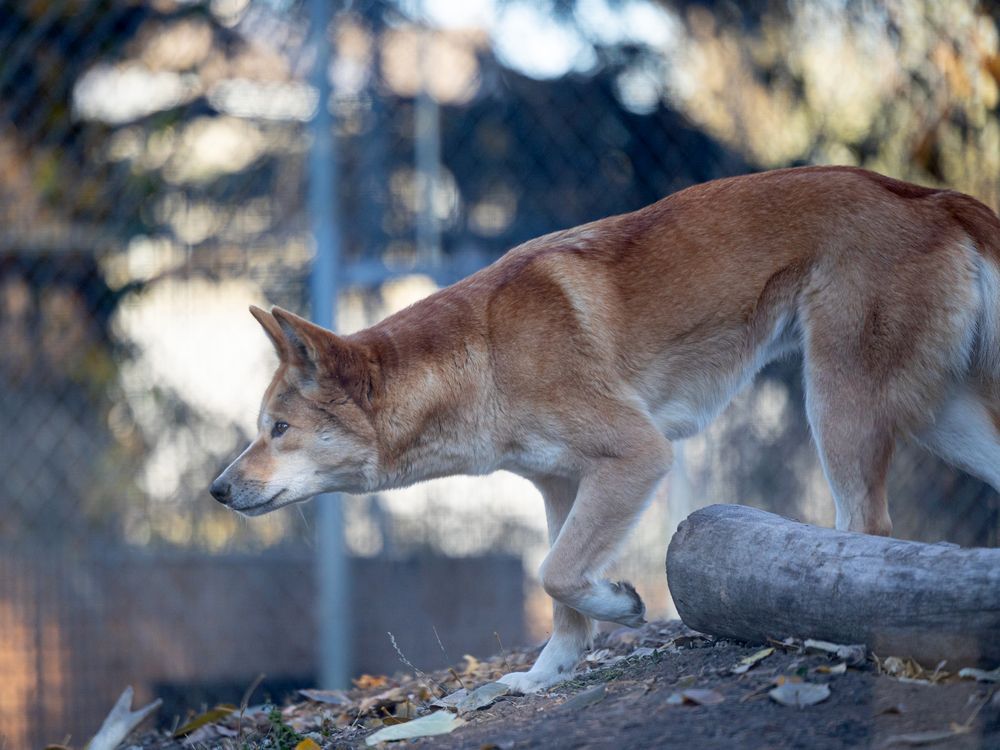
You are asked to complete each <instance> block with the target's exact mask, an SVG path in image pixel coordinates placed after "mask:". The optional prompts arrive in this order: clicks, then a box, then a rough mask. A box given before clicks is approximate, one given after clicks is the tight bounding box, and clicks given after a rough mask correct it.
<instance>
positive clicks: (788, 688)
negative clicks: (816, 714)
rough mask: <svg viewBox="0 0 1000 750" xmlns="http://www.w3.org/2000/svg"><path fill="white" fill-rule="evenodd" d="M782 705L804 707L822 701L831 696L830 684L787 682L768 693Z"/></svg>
mask: <svg viewBox="0 0 1000 750" xmlns="http://www.w3.org/2000/svg"><path fill="white" fill-rule="evenodd" d="M767 694H768V695H769V696H771V700H773V701H774V702H775V703H780V704H781V705H782V706H795V707H797V708H803V707H804V706H812V705H815V704H816V703H821V702H822V701H825V700H826V699H827V698H829V697H830V686H829V685H820V684H817V683H814V682H785V683H784V684H783V685H779V686H778V687H776V688H773V689H771V690H769V691H768V693H767Z"/></svg>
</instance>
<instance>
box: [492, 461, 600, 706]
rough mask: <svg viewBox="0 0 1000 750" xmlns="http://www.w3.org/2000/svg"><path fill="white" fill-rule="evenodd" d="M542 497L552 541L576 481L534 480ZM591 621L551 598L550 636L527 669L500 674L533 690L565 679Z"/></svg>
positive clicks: (516, 687) (517, 688)
mask: <svg viewBox="0 0 1000 750" xmlns="http://www.w3.org/2000/svg"><path fill="white" fill-rule="evenodd" d="M534 484H535V486H536V487H537V488H538V490H539V492H541V493H542V497H543V498H544V499H545V520H546V522H547V524H548V529H549V544H555V541H556V539H557V538H558V536H559V531H560V529H562V527H563V523H564V522H565V521H566V517H567V516H568V515H569V512H570V509H571V508H572V507H573V501H574V500H575V499H576V494H577V490H578V488H579V483H578V482H576V481H575V480H571V479H564V478H562V477H552V478H545V479H536V480H534ZM593 633H594V622H593V620H591V619H590V618H589V617H587V616H586V615H585V614H582V613H581V612H578V611H577V610H575V609H573V608H572V607H569V606H567V605H565V604H563V603H562V602H559V601H557V600H555V599H553V600H552V636H551V637H550V638H549V641H548V643H546V644H545V648H543V649H542V653H541V654H539V656H538V659H537V660H536V661H535V664H534V666H533V667H532V668H531V671H530V672H511V673H510V674H506V675H504V676H503V677H501V678H500V682H502V683H504V684H506V685H510V687H511V689H512V690H513V691H514V692H518V693H533V692H535V691H537V690H541V689H542V688H545V687H548V686H549V685H551V684H553V683H555V682H558V681H559V680H564V679H568V678H569V676H570V674H572V672H573V668H574V667H575V666H576V664H577V662H578V661H580V656H581V655H582V654H583V653H584V651H585V650H586V649H588V648H589V647H590V644H591V640H592V638H593Z"/></svg>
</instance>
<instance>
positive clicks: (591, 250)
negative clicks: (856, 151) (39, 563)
mask: <svg viewBox="0 0 1000 750" xmlns="http://www.w3.org/2000/svg"><path fill="white" fill-rule="evenodd" d="M998 291H1000V220H998V218H997V216H996V215H995V214H994V213H993V212H992V211H991V210H990V209H988V208H987V207H986V206H984V205H983V204H981V203H979V202H978V201H976V200H974V199H973V198H970V197H968V196H966V195H962V194H960V193H956V192H952V191H948V190H935V189H930V188H924V187H918V186H916V185H911V184H908V183H905V182H900V181H898V180H894V179H890V178H887V177H883V176H881V175H878V174H874V173H872V172H867V171H864V170H861V169H854V168H846V167H806V168H799V169H783V170H778V171H774V172H766V173H763V174H755V175H749V176H745V177H734V178H731V179H724V180H718V181H715V182H709V183H706V184H704V185H697V186H695V187H692V188H689V189H687V190H683V191H681V192H679V193H676V194H674V195H671V196H669V197H667V198H665V199H663V200H661V201H660V202H658V203H655V204H653V205H652V206H648V207H646V208H644V209H641V210H639V211H635V212H634V213H630V214H624V215H622V216H613V217H611V218H607V219H603V220H601V221H596V222H593V223H591V224H586V225H584V226H581V227H577V228H575V229H569V230H566V231H562V232H555V233H553V234H549V235H546V236H545V237H541V238H539V239H536V240H532V241H530V242H527V243H525V244H523V245H521V246H520V247H517V248H515V249H513V250H511V251H510V252H508V253H507V254H506V255H504V256H503V257H502V258H501V259H500V260H498V261H497V262H496V263H494V264H493V265H491V266H489V267H488V268H485V269H483V270H482V271H479V272H478V273H475V274H473V275H472V276H470V277H469V278H467V279H465V280H463V281H461V282H459V283H457V284H455V285H454V286H451V287H449V288H447V289H443V290H441V291H439V292H437V293H436V294H433V295H431V296H430V297H428V298H426V299H424V300H422V301H421V302H418V303H417V304H415V305H413V306H412V307H410V308H408V309H406V310H403V311H402V312H399V313H397V314H395V315H393V316H391V317H389V318H387V319H386V320H384V321H382V322H381V323H379V324H378V325H375V326H373V327H371V328H369V329H367V330H364V331H361V332H359V333H356V334H352V335H350V336H337V335H334V334H333V333H331V332H329V331H327V330H324V329H322V328H319V327H317V326H315V325H312V324H311V323H309V322H307V321H306V320H303V319H302V318H299V317H297V316H295V315H292V314H291V313H288V312H286V311H284V310H281V309H279V308H274V309H273V310H272V312H271V313H266V312H264V311H263V310H260V309H258V308H251V312H252V313H253V315H254V317H255V318H256V319H257V320H258V321H259V322H260V324H261V325H262V326H263V328H264V331H265V332H266V333H267V335H268V337H269V338H270V339H271V342H272V343H273V344H274V347H275V349H276V350H277V352H278V356H279V358H280V364H279V366H278V370H277V373H276V374H275V376H274V380H273V382H272V383H271V385H270V387H269V388H268V389H267V392H266V393H265V394H264V400H263V405H262V407H261V411H260V417H259V420H258V427H259V430H260V433H259V435H258V436H257V438H256V439H255V440H254V442H253V444H252V445H250V447H248V448H247V449H246V451H244V452H243V454H242V455H241V456H240V457H239V458H237V459H236V460H235V461H234V462H233V463H232V465H231V466H229V467H228V468H227V469H226V470H225V471H224V472H223V473H222V475H221V476H219V478H218V479H216V480H215V482H213V484H212V494H213V495H214V496H215V497H216V499H218V500H219V501H220V502H223V503H225V504H226V505H228V506H229V507H231V508H233V509H234V510H238V511H240V512H241V513H245V514H247V515H258V514H261V513H266V512H268V511H271V510H274V509H275V508H280V507H281V506H283V505H287V504H289V503H294V502H299V501H301V500H305V499H307V498H309V497H311V496H313V495H316V494H317V493H321V492H374V491H377V490H382V489H385V488H390V487H401V486H404V485H408V484H411V483H413V482H418V481H420V480H423V479H430V478H431V477H441V476H445V475H449V474H487V473H489V472H492V471H496V470H498V469H506V470H508V471H512V472H515V473H517V474H520V475H522V476H524V477H527V478H528V479H530V480H531V481H532V482H534V483H535V485H536V486H537V487H538V489H539V490H540V491H541V493H542V495H543V496H544V498H545V513H546V517H547V520H548V528H549V537H550V541H551V544H552V549H551V550H550V552H549V554H548V556H547V557H546V559H545V562H544V563H543V565H542V567H541V571H540V576H541V581H542V584H543V586H544V587H545V590H546V591H547V592H548V593H549V594H550V595H551V596H552V598H553V599H554V600H555V604H554V617H555V625H554V628H553V633H552V637H551V638H550V639H549V642H548V643H547V645H546V646H545V648H544V650H543V651H542V653H541V655H540V657H539V658H538V661H537V662H536V663H535V665H534V666H533V667H532V668H531V670H530V671H529V672H518V673H512V674H508V675H506V676H505V677H504V678H503V681H504V682H506V683H507V684H508V685H510V686H511V687H512V688H513V689H514V690H516V691H523V692H529V691H535V690H539V689H541V688H544V687H547V686H549V685H551V684H553V683H554V682H557V681H559V680H561V679H566V678H567V677H568V676H569V674H570V672H571V671H572V670H573V668H574V666H575V665H576V663H577V661H578V659H579V658H580V655H581V654H582V653H583V651H584V649H585V648H586V647H587V645H588V642H589V640H590V638H591V629H592V623H593V620H609V621H612V622H617V623H623V624H625V625H631V626H635V625H638V624H640V623H641V622H643V614H644V610H645V608H644V605H643V603H642V600H641V599H640V598H639V596H638V594H636V592H635V590H634V589H633V588H632V587H631V586H630V585H629V584H627V583H612V582H610V581H607V580H603V579H602V578H601V572H602V570H604V568H605V566H607V565H608V563H609V562H610V561H611V558H612V556H613V554H614V553H615V550H616V549H617V548H618V546H619V545H620V543H621V542H622V539H623V538H624V536H625V535H626V533H627V532H628V530H629V527H630V526H631V525H632V523H633V521H634V520H635V519H636V517H637V516H638V515H639V513H640V512H641V511H642V509H643V506H644V505H645V504H646V502H647V499H648V498H649V497H650V495H651V494H652V493H653V490H654V488H655V487H656V486H657V484H658V483H659V482H660V480H661V479H662V478H663V476H664V475H665V474H666V472H667V469H668V467H669V466H670V461H671V447H670V441H671V440H676V439H679V438H685V437H688V436H691V435H694V434H695V433H697V432H698V431H699V430H701V429H702V428H703V427H705V425H706V424H707V423H708V422H709V421H710V420H711V419H712V418H713V417H714V416H716V415H717V414H718V413H719V412H720V411H721V410H722V409H723V408H724V407H725V406H726V404H727V403H728V402H729V400H730V399H731V398H732V396H733V394H735V393H736V392H737V391H738V390H739V389H740V388H741V387H742V386H744V385H745V384H746V383H747V382H748V381H750V380H751V378H753V376H754V374H755V373H756V372H757V371H758V370H760V368H761V367H762V366H763V365H765V364H766V363H768V362H770V361H771V360H773V359H775V358H776V357H780V356H781V355H783V354H785V353H787V352H791V351H793V350H801V351H802V352H803V353H804V363H805V364H804V370H805V383H806V394H807V397H806V408H807V413H808V417H809V423H810V425H811V427H812V432H813V435H814V437H815V440H816V445H817V447H818V449H819V453H820V456H821V457H822V462H823V468H824V471H825V473H826V477H827V479H828V481H829V483H830V487H831V488H832V490H833V495H834V498H835V499H836V507H837V528H840V529H849V530H853V531H862V532H868V533H873V534H889V533H890V531H891V524H890V520H889V514H888V509H887V503H886V494H885V479H886V471H887V468H888V466H889V461H890V458H891V456H892V453H893V446H894V443H895V440H896V439H897V437H900V436H909V437H912V438H914V439H916V440H917V441H919V442H920V443H921V444H923V445H924V446H926V447H927V448H929V449H930V450H931V451H933V452H934V453H936V454H938V455H939V456H941V457H942V458H944V459H946V460H948V461H950V462H952V463H954V464H957V465H958V466H960V467H962V468H963V469H966V470H968V471H970V472H972V473H973V474H975V475H977V476H979V477H981V478H982V479H984V480H985V481H987V482H989V483H990V484H992V485H993V486H994V487H996V488H998V489H1000V297H998Z"/></svg>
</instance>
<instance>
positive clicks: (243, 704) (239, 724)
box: [236, 672, 264, 742]
mask: <svg viewBox="0 0 1000 750" xmlns="http://www.w3.org/2000/svg"><path fill="white" fill-rule="evenodd" d="M263 681H264V673H263V672H261V673H260V674H259V675H257V676H256V677H255V678H254V680H253V682H251V683H250V685H249V686H248V687H247V689H246V691H244V693H243V700H241V701H240V717H239V719H237V720H236V737H237V739H238V740H240V741H241V742H242V741H243V714H244V713H246V710H247V706H249V705H250V697H251V696H252V695H253V691H254V690H256V689H257V688H258V687H260V683H262V682H263Z"/></svg>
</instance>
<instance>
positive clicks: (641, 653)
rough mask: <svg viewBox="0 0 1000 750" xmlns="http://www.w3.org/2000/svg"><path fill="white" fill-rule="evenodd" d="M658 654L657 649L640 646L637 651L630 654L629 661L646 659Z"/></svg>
mask: <svg viewBox="0 0 1000 750" xmlns="http://www.w3.org/2000/svg"><path fill="white" fill-rule="evenodd" d="M655 653H656V649H655V648H650V647H649V646H640V647H639V648H637V649H635V650H634V651H633V652H632V653H631V654H629V655H628V656H627V657H626V658H627V659H645V658H646V657H647V656H652V655H653V654H655Z"/></svg>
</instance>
